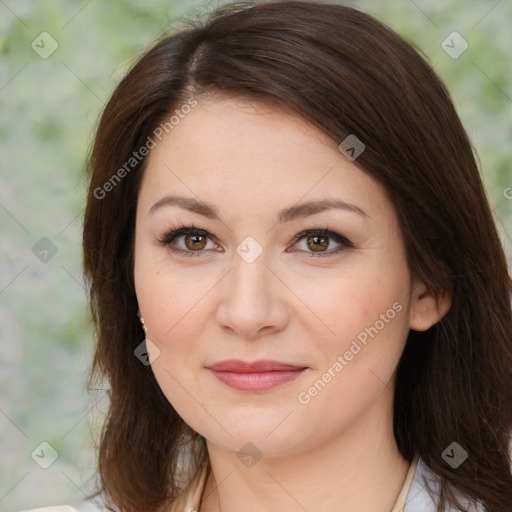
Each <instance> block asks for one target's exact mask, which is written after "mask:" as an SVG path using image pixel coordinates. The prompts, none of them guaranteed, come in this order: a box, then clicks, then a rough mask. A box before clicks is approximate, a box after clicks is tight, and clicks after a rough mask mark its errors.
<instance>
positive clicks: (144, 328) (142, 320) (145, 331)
mask: <svg viewBox="0 0 512 512" xmlns="http://www.w3.org/2000/svg"><path fill="white" fill-rule="evenodd" d="M139 318H140V323H141V324H142V329H143V330H144V334H146V333H147V332H148V329H147V327H146V324H145V323H144V318H142V317H139Z"/></svg>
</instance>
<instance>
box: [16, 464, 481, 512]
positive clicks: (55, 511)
mask: <svg viewBox="0 0 512 512" xmlns="http://www.w3.org/2000/svg"><path fill="white" fill-rule="evenodd" d="M424 477H426V478H427V479H428V481H429V485H430V487H431V488H432V490H433V492H434V496H435V497H436V498H437V495H438V490H439V484H438V481H437V478H438V477H437V475H436V474H435V473H433V472H432V471H431V470H430V469H429V468H428V467H427V466H426V465H425V464H424V463H423V461H422V460H421V458H419V459H418V458H415V459H414V460H413V462H412V463H411V466H410V468H409V471H408V473H407V476H406V478H405V481H404V485H403V487H402V490H401V491H400V493H399V496H398V498H397V501H396V503H395V505H394V507H393V509H392V510H391V512H436V503H435V502H434V501H433V500H432V498H431V497H430V495H429V493H428V490H427V488H426V487H425V483H424ZM205 484H206V466H203V467H202V468H200V470H199V471H198V472H197V473H196V475H195V476H194V478H193V479H192V480H191V482H190V484H189V485H188V486H187V488H186V489H184V490H183V491H182V494H181V495H180V496H179V497H178V499H177V500H176V501H175V502H174V503H173V505H172V506H171V508H170V509H168V510H169V512H197V507H198V506H199V501H200V498H201V495H202V492H203V489H204V486H205ZM96 500H98V498H96ZM436 501H437V499H436ZM96 503H97V505H95V504H93V503H91V502H87V501H80V502H77V503H74V504H72V505H58V506H50V507H43V508H35V509H30V510H24V511H20V512H107V509H106V508H105V507H104V506H102V505H101V502H100V501H96ZM462 503H463V504H464V505H465V506H466V507H468V512H485V511H484V508H483V506H482V504H481V503H475V502H474V501H469V500H467V499H466V500H465V501H463V502H462ZM452 511H453V512H455V508H450V509H449V510H447V512H452Z"/></svg>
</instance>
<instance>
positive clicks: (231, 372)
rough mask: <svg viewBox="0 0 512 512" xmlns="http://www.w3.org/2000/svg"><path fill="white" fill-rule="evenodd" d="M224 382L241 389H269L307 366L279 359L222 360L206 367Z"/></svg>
mask: <svg viewBox="0 0 512 512" xmlns="http://www.w3.org/2000/svg"><path fill="white" fill-rule="evenodd" d="M206 368H207V369H208V370H210V372H211V373H212V374H213V375H214V376H215V377H216V378H217V379H218V380H219V381H221V382H222V383H224V384H226V385H227V386H229V387H231V388H234V389H238V390H240V391H253V392H256V391H267V390H269V389H272V388H275V387H277V386H280V385H282V384H285V383H286V382H290V381H291V380H294V379H296V378H297V377H298V376H299V375H300V374H301V373H302V372H303V371H304V370H307V369H308V367H307V366H302V365H295V364H288V363H282V362H279V361H254V362H246V361H240V360H238V359H230V360H229V361H221V362H219V363H215V364H212V365H210V366H207V367H206Z"/></svg>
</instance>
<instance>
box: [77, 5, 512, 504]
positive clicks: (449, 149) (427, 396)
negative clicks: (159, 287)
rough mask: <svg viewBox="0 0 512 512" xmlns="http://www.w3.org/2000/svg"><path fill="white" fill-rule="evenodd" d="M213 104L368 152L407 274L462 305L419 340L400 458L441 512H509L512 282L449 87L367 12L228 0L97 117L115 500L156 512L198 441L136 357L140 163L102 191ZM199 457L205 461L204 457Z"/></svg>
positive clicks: (95, 240) (92, 238) (408, 355)
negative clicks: (466, 502)
mask: <svg viewBox="0 0 512 512" xmlns="http://www.w3.org/2000/svg"><path fill="white" fill-rule="evenodd" d="M210 92H213V93H221V94H226V95H228V96H231V97H233V96H245V97H248V98H254V99H259V100H263V101H265V102H268V103H270V104H274V105H279V106H280V107H285V108H288V109H290V110H291V111H293V112H295V113H296V114H298V115H300V116H302V117H303V118H304V119H306V120H307V121H309V122H310V123H312V124H313V125H315V126H316V127H318V128H319V129H320V130H322V131H323V132H325V133H326V134H328V135H329V136H330V137H331V138H332V139H333V140H334V141H336V142H337V143H340V142H341V141H343V140H344V139H345V138H346V137H347V136H348V135H350V134H355V135H356V136H357V137H358V138H359V139H360V140H361V141H363V142H364V144H365V146H366V149H365V151H364V152H363V153H362V154H361V155H360V156H359V158H358V159H357V161H356V162H355V163H356V164H357V165H358V166H359V167H360V168H361V170H362V171H364V172H366V173H368V174H369V175H370V176H372V177H373V178H375V179H376V180H378V181H379V182H380V183H381V184H382V185H383V186H384V188H385V190H386V191H387V193H388V194H389V197H390V198H391V200H392V202H393V203H394V206H395V208H396V212H397V215H398V218H399V222H400V224H401V230H402V234H403V238H404V243H405V246H406V251H407V258H408V264H409V266H410V270H411V272H412V273H413V274H414V275H416V276H418V277H419V278H420V279H422V280H423V281H424V282H425V283H426V284H427V285H428V287H429V289H430V290H431V291H432V292H433V293H435V294H441V293H443V292H444V291H446V290H448V291H450V292H451V294H452V297H453V304H452V307H451V309H450V310H449V312H448V313H447V314H446V315H445V316H444V317H443V319H442V320H441V321H439V322H438V323H437V324H435V325H434V326H433V327H431V328H430V329H429V330H428V331H425V332H416V331H412V330H411V331H410V333H409V337H408V340H407V344H406V347H405V350H404V353H403V355H402V357H401V359H400V362H399V365H398V372H397V380H396V391H395V407H394V434H395V438H396V442H397V445H398V448H399V450H400V452H401V454H402V455H403V456H404V457H405V458H406V459H407V460H409V461H411V460H412V458H413V456H414V455H415V454H419V455H420V456H421V458H422V460H423V461H424V462H425V463H426V465H427V466H428V467H429V468H431V469H432V470H433V471H434V472H435V473H436V474H437V475H439V477H440V483H441V487H440V500H439V506H438V511H442V510H445V507H446V506H447V504H452V505H454V506H457V507H460V504H458V502H457V497H456V495H455V494H454V493H453V491H454V490H455V491H456V492H457V493H462V495H463V496H467V497H470V498H472V499H476V500H478V501H480V502H482V504H484V505H485V507H486V509H487V510H489V511H492V512H507V511H508V510H510V504H511V503H512V475H511V472H510V454H509V452H508V443H509V441H510V432H511V429H512V344H511V332H512V312H511V305H510V297H511V291H512V281H511V278H510V275H509V273H508V269H507V263H506V259H505V256H504V252H503V248H502V246H501V242H500V239H499V236H498V234H497V230H496V227H495V224H494V222H493V217H492V214H491V211H490V207H489V204H488V201H487V198H486V195H485V191H484V187H483V184H482V181H481V177H480V175H479V171H478V167H477V164H476V163H475V158H474V155H473V152H472V147H471V144H470V142H469V140H468V137H467V135H466V133H465V131H464V129H463V127H462V125H461V122H460V120H459V118H458V116H457V114H456V112H455V109H454V107H453V104H452V101H451V99H450V96H449V94H448V92H447V90H446V88H445V87H444V85H443V84H442V83H441V81H440V79H439V78H438V77H437V76H436V74H435V73H434V72H433V70H432V69H431V67H430V66H429V65H428V64H427V63H426V62H425V60H424V59H423V58H422V57H421V56H420V55H419V54H418V53H417V52H416V51H415V49H414V48H413V47H412V46H411V45H409V44H408V43H407V42H405V41H404V40H403V39H402V38H401V37H399V36H398V35H397V34H395V33H394V32H393V31H391V30H390V29H388V28H387V27H386V26H384V25H383V24H382V23H380V22H379V21H377V20H375V19H373V18H372V17H370V16H368V15H366V14H363V13H361V12H358V11H357V10H354V9H352V8H348V7H343V6H339V5H328V4H323V3H317V2H301V1H277V2H272V3H256V4H247V3H243V2H242V3H235V4H230V5H227V6H224V7H222V8H220V9H218V10H217V11H216V12H215V13H213V14H211V15H210V16H209V17H208V18H207V19H205V20H203V21H199V22H196V23H193V24H192V25H191V26H187V27H185V28H182V29H181V31H179V32H177V33H175V34H173V35H171V36H169V37H166V38H165V39H163V40H161V41H160V42H158V43H157V44H156V45H155V46H154V47H153V48H152V49H150V50H149V51H148V52H147V53H146V54H145V55H144V56H143V57H142V58H141V59H140V60H138V62H137V63H136V64H135V65H134V66H133V67H132V69H131V70H130V71H129V72H128V74H127V75H126V76H125V78H124V79H123V80H122V81H121V83H120V84H119V86H118V87H117V89H116V90H115V92H114V93H113V95H112V97H111V99H110V101H109V102H108V104H107V106H106V108H105V109H104V112H103V114H102V116H101V119H100V122H99V126H98V129H97V134H96V138H95V141H94V144H93V147H92V150H91V153H90V157H89V173H90V188H89V193H88V198H87V207H86V212H85V219H84V231H83V249H84V268H85V276H86V279H87V283H88V285H89V293H90V306H91V311H92V316H93V320H94V323H95V328H96V336H97V349H96V354H95V358H94V363H93V367H92V370H91V375H90V380H89V386H91V383H92V382H93V380H94V378H95V377H98V378H99V377H105V378H106V379H107V380H108V383H109V388H110V389H109V396H110V406H109V411H108V415H107V418H106V421H105V423H104V426H103V430H102V432H101V441H100V447H99V466H98V470H99V471H98V473H99V476H100V482H101V483H100V488H101V490H102V491H103V493H104V496H106V497H108V499H109V500H110V501H111V502H110V506H112V505H114V506H116V507H117V509H118V510H120V511H122V512H128V511H139V510H145V511H156V510H157V509H158V508H159V507H161V506H163V505H164V504H166V503H168V502H169V501H170V500H173V499H174V498H175V497H176V495H177V493H178V491H179V485H178V481H177V477H178V470H179V463H178V460H179V457H180V453H183V452H182V450H184V449H186V448H187V445H186V444H184V443H187V442H190V441H191V440H194V439H195V440H197V439H198V438H199V441H200V442H201V441H204V439H203V438H202V437H200V436H199V434H197V433H195V432H193V431H192V430H191V429H190V427H188V425H186V424H185V423H184V421H183V420H182V419H181V418H180V416H179V415H178V414H177V413H176V411H175V410H174V409H173V407H172V405H171V404H170V403H169V402H168V400H167V399H166V397H165V396H164V394H163V393H162V391H161V390H160V388H159V385H158V383H157V382H156V380H155V378H154V375H153V372H152V371H151V367H150V366H145V365H143V364H141V362H140V361H139V360H138V359H137V358H136V357H135V356H134V349H135V348H136V347H137V346H138V345H139V344H140V343H141V341H142V340H143V332H142V330H141V326H140V324H139V321H138V318H137V310H138V305H137V298H136V295H135V289H134V276H133V264H134V261H133V255H134V247H133V244H134V229H135V227H134V226H135V212H136V207H137V195H138V188H139V184H140V180H141V176H142V173H143V172H144V165H145V162H146V158H142V159H140V161H137V162H136V163H135V164H134V165H133V168H131V169H130V172H126V173H123V178H122V180H118V181H119V182H116V183H114V185H115V186H110V187H109V188H108V195H106V196H105V194H104V193H102V194H103V196H105V197H104V198H101V197H100V194H99V193H98V190H103V191H105V190H107V188H106V187H104V185H105V183H106V182H107V181H109V180H111V179H112V177H113V175H114V174H115V173H116V172H117V171H118V169H121V168H123V166H125V167H124V168H125V170H126V162H127V161H129V159H130V158H131V157H132V156H133V152H134V151H136V150H138V148H140V147H142V146H143V145H144V144H145V143H146V141H147V140H148V137H150V136H152V134H153V133H154V130H155V129H156V128H157V127H158V126H159V124H160V123H162V122H163V121H165V120H166V119H168V118H169V116H170V115H171V114H170V113H172V112H173V111H174V110H175V109H176V108H179V107H180V106H181V105H184V104H186V103H187V99H190V98H191V97H193V98H199V97H200V96H201V95H204V94H207V93H210ZM132 163H133V162H132ZM118 176H119V174H118ZM111 183H112V181H111ZM454 441H456V442H457V443H459V444H460V445H461V446H462V447H463V448H464V449H465V450H466V451H467V452H468V453H469V458H468V459H467V460H466V461H465V462H464V463H463V464H462V465H461V466H460V467H458V468H457V469H453V468H452V467H451V466H449V465H448V464H447V463H446V462H445V461H444V460H443V458H442V457H441V454H442V452H443V451H444V450H445V449H446V448H447V447H448V446H449V445H450V444H451V443H452V442H454ZM206 457H207V454H206V452H205V450H204V449H203V450H202V451H200V452H199V454H198V455H197V457H196V459H195V461H196V462H197V464H200V463H202V462H203V461H206ZM111 510H115V509H111ZM457 510H465V509H464V508H457Z"/></svg>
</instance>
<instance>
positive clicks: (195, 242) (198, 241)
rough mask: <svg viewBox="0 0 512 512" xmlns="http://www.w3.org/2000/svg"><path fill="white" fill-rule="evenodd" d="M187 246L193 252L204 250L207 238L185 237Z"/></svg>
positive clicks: (199, 236)
mask: <svg viewBox="0 0 512 512" xmlns="http://www.w3.org/2000/svg"><path fill="white" fill-rule="evenodd" d="M184 240H185V246H186V247H187V249H190V250H191V251H196V250H201V249H204V247H205V246H206V237H205V236H203V235H191V234H189V235H185V238H184Z"/></svg>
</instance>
